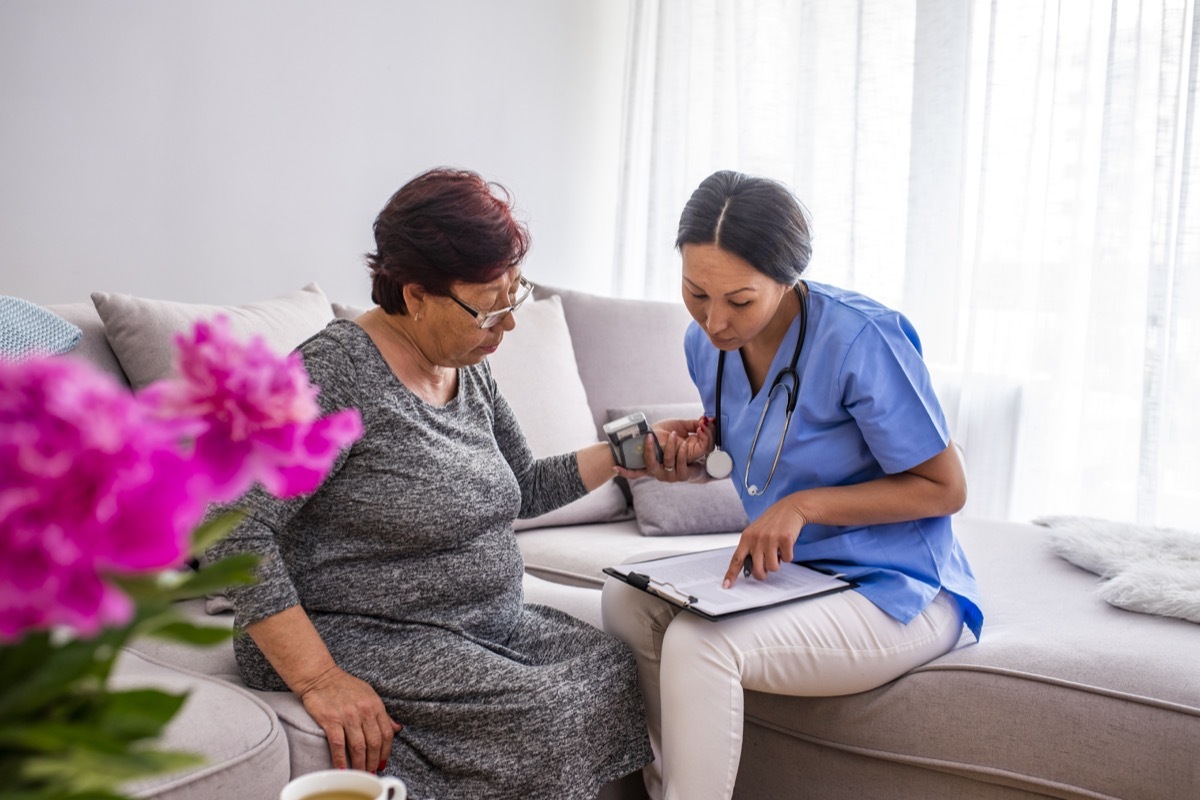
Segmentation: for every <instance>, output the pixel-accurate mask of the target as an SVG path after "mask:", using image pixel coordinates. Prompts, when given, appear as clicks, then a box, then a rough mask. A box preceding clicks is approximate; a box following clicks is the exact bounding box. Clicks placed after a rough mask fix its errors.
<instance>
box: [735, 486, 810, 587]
mask: <svg viewBox="0 0 1200 800" xmlns="http://www.w3.org/2000/svg"><path fill="white" fill-rule="evenodd" d="M807 523H808V520H806V519H805V518H804V515H803V514H802V513H801V512H800V509H798V508H796V506H795V504H793V503H792V502H790V501H789V499H788V498H786V497H785V498H784V499H782V500H780V501H779V502H777V503H775V504H774V505H772V506H771V507H770V508H768V509H767V510H766V511H765V512H763V514H762V516H760V517H759V518H758V519H756V520H754V522H752V523H751V524H750V526H749V527H748V528H746V530H744V531H742V538H741V539H740V540H739V541H738V546H737V548H735V549H734V551H733V560H732V561H730V562H729V569H728V570H727V571H726V572H725V578H724V580H723V581H722V582H721V585H722V586H723V587H725V588H726V589H728V588H729V587H730V586H733V584H734V582H735V581H737V579H738V577H739V576H740V575H741V574H742V565H743V564H745V562H746V557H747V556H749V557H750V560H751V562H752V564H753V566H752V568H751V569H752V571H751V574H752V575H753V576H754V577H755V579H757V580H760V581H765V580H766V579H767V573H768V572H778V571H779V565H780V564H781V563H786V562H788V561H791V560H792V548H793V546H794V545H795V544H796V539H798V538H799V537H800V530H801V529H802V528H803V527H804V526H805V525H806V524H807Z"/></svg>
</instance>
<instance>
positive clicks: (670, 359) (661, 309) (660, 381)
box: [521, 286, 700, 434]
mask: <svg viewBox="0 0 1200 800" xmlns="http://www.w3.org/2000/svg"><path fill="white" fill-rule="evenodd" d="M534 296H535V297H538V298H544V297H552V296H554V297H559V298H560V299H561V300H562V304H563V311H564V313H565V314H566V318H567V325H568V326H569V327H570V330H571V343H572V346H573V347H574V349H575V361H576V362H577V363H578V364H579V377H580V379H581V380H582V381H583V388H584V391H585V392H587V398H588V403H589V404H590V405H591V409H592V424H593V425H594V427H595V429H596V433H597V434H599V432H600V429H601V428H602V427H604V423H606V422H608V409H610V408H622V407H625V406H631V405H634V404H635V403H642V404H647V405H649V404H660V403H695V402H699V398H700V394H699V393H698V392H697V391H696V387H695V386H693V385H692V379H691V376H690V375H688V369H687V360H686V358H685V357H684V354H683V334H684V332H685V331H686V330H687V326H688V324H689V323H690V322H691V321H692V317H691V315H690V314H688V311H687V309H686V308H684V305H683V303H664V302H660V301H656V300H633V299H628V298H616V297H600V296H598V295H594V294H588V293H586V292H576V291H571V290H569V289H556V288H553V287H549V286H539V287H538V288H537V289H536V290H535V291H534ZM521 313H524V312H523V311H522V312H521Z"/></svg>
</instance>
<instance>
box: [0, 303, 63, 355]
mask: <svg viewBox="0 0 1200 800" xmlns="http://www.w3.org/2000/svg"><path fill="white" fill-rule="evenodd" d="M82 336H83V331H81V330H80V329H79V328H78V327H76V326H75V325H72V324H71V323H69V322H67V321H66V320H65V319H63V318H62V317H60V316H58V315H57V314H55V313H54V312H52V311H48V310H47V309H44V308H42V307H41V306H39V305H34V304H33V303H31V302H29V301H28V300H21V299H19V298H16V297H6V296H3V295H0V358H9V359H18V358H24V357H26V356H30V355H35V354H42V355H59V354H61V353H65V352H67V351H69V350H70V349H72V348H73V347H75V345H77V344H79V339H80V337H82Z"/></svg>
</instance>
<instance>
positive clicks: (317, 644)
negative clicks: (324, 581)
mask: <svg viewBox="0 0 1200 800" xmlns="http://www.w3.org/2000/svg"><path fill="white" fill-rule="evenodd" d="M246 633H247V634H249V635H250V638H251V639H253V640H254V643H255V644H256V645H258V649H259V650H261V651H262V653H263V655H264V656H266V657H267V660H268V661H270V662H271V666H272V667H274V668H275V671H276V672H277V673H279V677H280V678H283V682H284V683H286V684H287V685H288V688H289V689H291V690H292V691H293V692H295V693H296V694H298V695H303V694H304V693H305V692H306V691H308V690H309V689H310V688H312V687H313V686H315V685H317V684H319V683H321V682H322V681H324V680H326V679H327V678H328V677H329V675H330V673H331V672H333V671H336V670H337V669H338V666H337V664H336V663H334V660H333V656H331V655H330V653H329V649H328V648H327V647H326V646H325V642H324V641H323V640H322V639H321V634H320V633H318V632H317V629H316V627H315V626H314V625H313V624H312V620H311V619H309V618H308V614H307V613H306V612H305V611H304V609H303V608H302V607H301V606H292V607H291V608H288V609H285V610H283V611H280V612H279V613H278V614H273V615H271V616H269V617H267V618H266V619H262V620H259V621H258V622H255V623H254V624H252V625H249V626H247V628H246Z"/></svg>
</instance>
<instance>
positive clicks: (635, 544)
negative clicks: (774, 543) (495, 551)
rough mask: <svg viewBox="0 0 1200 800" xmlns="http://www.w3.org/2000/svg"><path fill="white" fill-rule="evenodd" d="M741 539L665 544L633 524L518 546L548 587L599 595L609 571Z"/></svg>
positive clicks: (548, 534)
mask: <svg viewBox="0 0 1200 800" xmlns="http://www.w3.org/2000/svg"><path fill="white" fill-rule="evenodd" d="M739 538H741V534H740V533H706V534H701V535H693V536H671V537H669V538H662V537H656V536H642V534H641V531H639V530H638V527H637V522H635V521H634V520H631V519H630V520H622V521H620V522H608V523H602V524H598V525H579V526H576V527H573V528H541V529H538V530H528V531H521V532H520V533H518V534H517V544H518V545H519V546H520V548H521V555H522V556H523V557H524V559H525V571H526V572H528V573H530V574H532V575H536V576H537V577H539V578H542V579H544V580H547V581H555V582H558V583H565V584H568V585H571V586H585V587H591V588H593V589H598V588H600V587H602V586H603V585H604V580H605V578H606V577H607V576H606V575H605V574H604V568H605V567H611V566H613V565H614V564H623V563H627V562H630V561H641V560H644V559H648V558H657V557H659V556H667V555H673V554H675V553H690V552H694V551H696V550H708V549H712V548H717V547H729V546H730V545H735V544H737V543H738V539H739Z"/></svg>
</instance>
